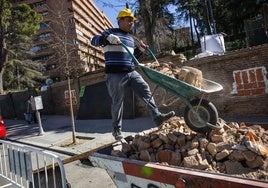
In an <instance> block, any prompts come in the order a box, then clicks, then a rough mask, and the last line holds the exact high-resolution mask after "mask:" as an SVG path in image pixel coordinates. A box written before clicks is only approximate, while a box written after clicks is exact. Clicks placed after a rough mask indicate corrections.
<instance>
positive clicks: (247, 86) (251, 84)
mask: <svg viewBox="0 0 268 188" xmlns="http://www.w3.org/2000/svg"><path fill="white" fill-rule="evenodd" d="M254 88H257V83H246V84H244V89H254Z"/></svg>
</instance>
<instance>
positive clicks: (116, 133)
mask: <svg viewBox="0 0 268 188" xmlns="http://www.w3.org/2000/svg"><path fill="white" fill-rule="evenodd" d="M112 134H113V136H114V139H115V140H121V139H122V138H123V135H122V133H121V130H120V129H114V130H113V133H112Z"/></svg>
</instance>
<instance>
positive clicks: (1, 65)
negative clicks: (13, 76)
mask: <svg viewBox="0 0 268 188" xmlns="http://www.w3.org/2000/svg"><path fill="white" fill-rule="evenodd" d="M7 62H8V55H7V45H6V39H5V38H3V41H2V43H1V58H0V94H1V93H3V92H4V88H3V73H4V70H5V65H6V64H7Z"/></svg>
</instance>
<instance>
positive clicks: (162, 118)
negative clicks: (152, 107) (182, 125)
mask: <svg viewBox="0 0 268 188" xmlns="http://www.w3.org/2000/svg"><path fill="white" fill-rule="evenodd" d="M173 116H175V112H174V111H170V112H168V113H166V114H160V115H158V116H156V117H155V118H154V122H155V124H156V126H158V127H159V126H160V125H161V124H162V123H164V122H165V121H166V120H168V119H170V118H172V117H173Z"/></svg>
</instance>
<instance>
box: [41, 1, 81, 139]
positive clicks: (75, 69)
mask: <svg viewBox="0 0 268 188" xmlns="http://www.w3.org/2000/svg"><path fill="white" fill-rule="evenodd" d="M64 3H66V2H64V1H57V2H55V3H53V7H50V6H49V5H48V7H47V8H48V10H49V14H50V16H51V23H50V24H49V25H48V27H49V29H50V32H51V34H52V37H53V42H50V43H48V45H49V47H50V48H52V49H53V51H54V54H53V55H52V56H51V58H50V59H48V61H49V62H50V63H54V61H57V62H55V64H57V65H60V66H58V67H57V69H58V70H61V72H62V74H64V76H65V77H66V78H67V83H68V94H69V105H70V116H71V122H72V140H73V143H74V144H75V143H76V131H75V121H74V111H73V98H72V93H71V91H72V89H71V79H72V78H77V77H78V76H79V75H80V74H81V64H80V63H81V62H80V60H77V53H76V51H77V44H78V43H79V41H77V40H76V41H73V38H72V36H73V34H74V33H73V27H72V26H73V25H70V24H73V22H75V18H74V17H73V14H72V12H71V10H66V9H65V6H64ZM50 25H53V27H50ZM44 42H46V41H44ZM62 62H64V63H62Z"/></svg>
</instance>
